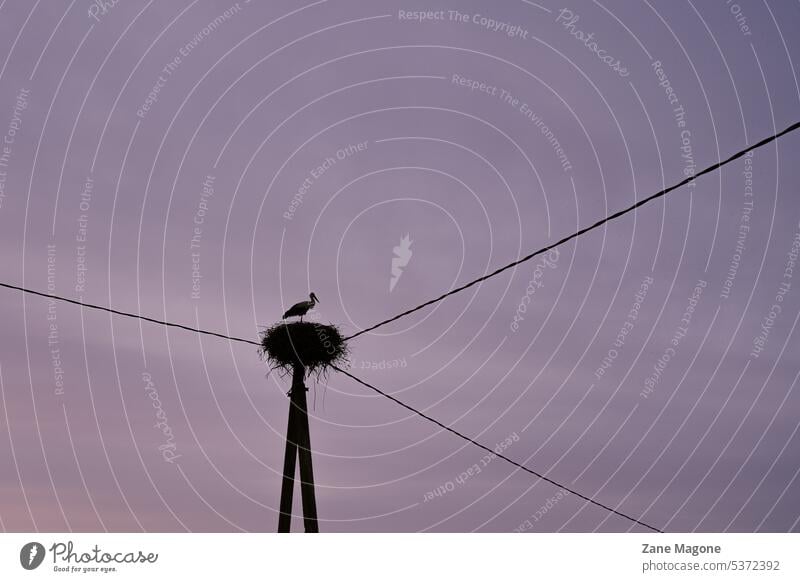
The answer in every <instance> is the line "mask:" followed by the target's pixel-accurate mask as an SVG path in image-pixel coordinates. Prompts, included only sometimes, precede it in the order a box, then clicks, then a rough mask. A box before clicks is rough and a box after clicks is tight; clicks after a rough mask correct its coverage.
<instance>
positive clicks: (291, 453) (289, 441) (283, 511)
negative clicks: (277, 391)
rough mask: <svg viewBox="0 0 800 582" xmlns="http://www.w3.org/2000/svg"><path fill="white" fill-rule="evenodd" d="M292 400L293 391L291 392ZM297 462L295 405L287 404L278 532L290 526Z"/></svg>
mask: <svg viewBox="0 0 800 582" xmlns="http://www.w3.org/2000/svg"><path fill="white" fill-rule="evenodd" d="M292 400H294V391H293V392H292ZM296 462H297V407H296V406H295V405H294V403H293V402H291V403H290V404H289V422H288V423H287V426H286V452H285V453H284V456H283V482H282V483H281V505H280V515H279V516H278V533H288V532H289V531H290V530H291V528H292V496H293V494H294V472H295V466H296Z"/></svg>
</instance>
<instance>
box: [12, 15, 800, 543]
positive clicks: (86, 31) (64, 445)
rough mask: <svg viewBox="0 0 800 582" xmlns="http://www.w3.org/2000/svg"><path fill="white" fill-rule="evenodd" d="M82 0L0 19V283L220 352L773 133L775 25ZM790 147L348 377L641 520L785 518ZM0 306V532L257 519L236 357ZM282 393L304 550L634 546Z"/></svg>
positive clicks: (791, 455) (372, 312)
mask: <svg viewBox="0 0 800 582" xmlns="http://www.w3.org/2000/svg"><path fill="white" fill-rule="evenodd" d="M101 4H102V2H98V3H93V2H90V1H89V0H73V1H72V2H59V3H50V2H42V3H40V2H35V3H34V2H28V1H22V0H8V1H4V2H0V139H2V140H3V141H4V143H2V144H0V172H1V173H0V254H1V255H2V266H3V268H2V273H3V274H2V280H3V281H5V282H9V283H14V284H24V285H25V286H27V287H30V288H33V289H37V290H41V291H45V292H46V291H48V290H50V291H51V292H55V293H58V294H61V295H64V296H67V297H71V298H82V299H83V300H84V301H87V302H92V303H98V304H103V305H110V306H112V307H114V308H117V309H121V310H127V311H134V312H140V313H142V314H144V315H148V316H151V317H156V318H164V319H167V320H170V321H174V322H178V323H183V324H186V325H191V326H194V325H197V326H200V327H203V328H205V329H211V330H216V331H220V332H223V333H230V334H233V335H238V336H244V337H247V338H253V339H255V338H256V334H257V332H258V330H259V329H260V328H259V326H267V325H271V324H272V323H274V322H275V321H276V319H277V318H278V317H279V316H280V314H281V313H282V311H283V310H284V309H285V308H286V307H288V306H289V305H291V304H292V303H294V302H295V301H298V300H301V299H304V298H306V296H307V294H308V292H309V291H315V292H316V293H317V295H318V296H319V298H320V299H321V304H320V305H319V308H318V309H317V310H316V312H315V316H314V319H317V320H320V321H323V322H326V323H327V322H333V323H336V324H337V325H340V326H341V327H342V328H343V330H344V332H345V333H348V334H350V333H354V332H356V331H358V330H359V329H361V328H363V327H365V326H368V325H371V324H373V323H375V322H377V321H380V320H382V319H385V318H386V317H389V316H391V315H394V314H395V313H397V312H399V311H403V310H405V309H407V308H409V307H411V306H413V305H416V304H418V303H420V302H422V301H425V300H428V299H430V298H432V297H435V296H437V295H439V294H441V293H442V292H444V291H446V290H448V289H450V288H451V287H454V286H456V285H457V284H461V283H464V282H466V281H469V280H472V279H473V278H475V277H478V276H480V275H482V274H484V273H487V272H489V271H491V270H493V269H495V268H497V267H499V266H501V265H503V264H506V263H508V262H510V261H512V260H514V259H516V258H517V257H519V256H522V255H524V254H527V253H528V252H530V251H531V250H533V249H536V248H539V247H541V246H544V245H546V244H548V243H549V242H552V241H554V240H557V239H559V238H561V237H562V236H564V235H566V234H569V233H572V232H574V231H575V230H576V229H577V228H579V227H581V226H584V225H587V224H590V223H592V222H594V221H595V220H597V219H599V218H602V217H603V216H605V215H606V214H609V213H611V212H614V211H616V210H617V209H620V208H623V207H626V206H628V205H630V204H632V203H633V202H634V201H635V196H638V197H643V196H645V195H647V194H650V193H652V192H654V191H656V190H658V189H660V188H662V187H663V186H666V185H670V184H672V183H674V182H677V181H678V180H680V179H681V178H682V177H683V176H684V172H692V171H693V170H699V169H701V168H703V167H705V166H707V165H709V164H711V163H713V162H714V161H716V160H717V159H719V158H720V157H726V156H727V155H729V154H731V153H734V152H736V151H738V150H740V149H742V148H743V147H745V145H746V144H748V143H754V142H756V141H758V140H760V139H762V138H763V137H766V136H768V135H771V134H773V133H775V132H776V131H778V130H780V129H783V128H784V127H785V126H787V125H789V124H790V123H792V122H795V121H797V120H798V118H800V108H799V107H798V102H799V101H800V90H798V81H797V77H796V71H795V65H794V62H795V61H796V60H798V59H800V41H798V40H797V36H796V35H793V34H791V31H794V30H795V29H796V26H793V24H796V23H797V22H798V20H800V7H798V5H797V4H796V3H772V4H771V5H769V4H768V3H766V2H756V1H753V2H749V1H747V2H745V1H742V2H740V3H739V4H735V3H733V2H725V1H722V0H719V1H716V2H712V3H700V2H695V3H692V2H683V1H681V2H667V1H665V0H662V1H659V2H654V3H647V2H644V3H641V4H640V3H621V2H618V3H607V4H601V3H599V2H579V1H577V0H576V1H575V2H572V3H570V4H568V5H559V4H553V3H551V2H547V1H546V0H545V1H544V2H543V3H541V4H536V3H533V2H527V1H525V0H504V1H502V2H492V3H490V2H477V1H460V2H450V3H440V2H439V3H424V2H416V1H411V2H395V1H389V0H378V1H370V2H366V1H362V2H356V1H350V0H341V1H337V0H328V1H325V0H322V1H318V2H309V3H307V4H302V5H301V3H297V2H289V1H279V2H269V3H266V2H263V3H262V2H252V3H248V2H245V1H244V0H242V1H240V2H239V3H238V4H234V3H226V2H224V1H221V0H195V1H182V2H158V3H156V2H153V1H150V2H145V1H144V0H130V1H129V0H122V1H120V2H117V3H116V5H114V6H111V5H110V4H111V3H107V4H108V5H107V6H106V7H105V8H100V7H99V6H100V5H101ZM456 10H457V11H458V13H459V14H456V13H455V12H451V11H456ZM415 11H423V12H428V14H427V16H428V17H430V18H429V19H426V20H425V21H419V20H414V19H413V18H412V17H411V16H410V15H411V13H413V12H415ZM462 17H463V18H462ZM590 34H591V35H592V36H591V37H590V36H589V35H590ZM9 140H10V141H9ZM359 144H361V145H359ZM3 147H5V149H2V148H3ZM798 149H800V135H798V134H791V135H789V136H787V137H784V138H782V139H780V140H779V141H778V142H776V143H773V144H770V145H769V146H766V147H763V148H761V149H759V150H757V151H756V152H755V153H754V155H753V156H752V157H751V158H747V159H741V160H738V161H736V162H734V163H732V164H731V165H729V166H727V167H726V168H725V169H724V170H722V171H719V172H715V173H713V174H711V175H710V176H707V177H704V178H701V179H699V180H697V182H696V183H695V184H694V185H693V186H691V187H684V188H682V189H680V190H678V191H675V192H673V193H672V194H670V195H669V196H668V197H667V198H666V199H662V200H660V201H658V202H654V203H651V204H650V205H647V206H645V207H644V208H642V209H640V210H639V211H638V212H636V213H635V214H633V213H632V214H629V215H627V216H625V217H624V218H622V219H619V220H617V221H614V222H613V223H611V224H610V225H608V226H607V228H605V229H599V230H596V231H594V232H592V233H590V234H587V235H585V236H583V237H580V238H579V239H577V240H576V241H572V242H570V243H568V244H566V245H564V246H563V247H561V248H560V249H559V252H558V253H553V254H552V255H550V256H549V259H548V261H547V262H543V261H542V260H541V258H536V259H534V260H532V261H530V262H528V263H525V264H523V265H522V266H520V267H518V268H517V269H515V270H514V271H513V272H507V273H504V274H503V275H501V276H498V277H495V278H493V279H491V280H489V281H487V282H485V283H483V284H482V285H480V286H477V287H474V288H472V289H470V290H468V291H466V292H463V293H460V294H458V295H455V296H454V297H452V298H450V299H449V300H447V301H445V302H443V303H440V304H438V305H436V306H435V307H432V308H427V309H426V310H424V311H420V312H418V313H416V314H414V315H412V316H410V317H407V318H405V319H402V320H400V321H398V322H396V323H393V324H391V325H388V326H385V327H383V328H381V329H379V330H377V331H375V332H373V333H371V334H369V335H365V336H361V337H359V338H358V339H355V340H353V341H352V342H351V349H352V357H351V364H352V369H351V371H352V372H353V373H354V374H355V375H357V376H359V377H361V378H363V379H365V380H366V381H369V382H372V383H374V384H375V385H377V386H378V387H380V388H382V389H384V390H386V391H388V392H390V393H392V394H394V395H395V396H397V397H398V398H400V399H402V400H403V401H405V402H407V403H409V404H411V405H413V406H416V407H418V408H420V409H422V410H425V411H426V413H428V414H430V415H432V416H434V417H435V418H437V419H439V420H441V421H442V422H444V423H446V424H448V425H450V426H453V427H454V428H456V429H457V430H459V431H461V432H463V433H465V434H468V435H471V436H474V437H475V438H477V439H478V440H480V441H481V442H483V443H485V444H487V445H488V446H490V447H494V446H495V445H499V446H500V447H501V448H503V452H504V454H506V455H508V456H509V457H511V458H513V459H515V460H518V461H520V462H523V463H525V464H526V465H527V466H529V467H531V468H533V469H534V470H537V471H540V472H543V473H546V474H547V475H548V476H549V477H551V478H552V479H554V480H556V481H558V482H561V483H564V484H565V485H568V486H569V487H572V488H574V489H575V490H577V491H580V492H582V493H583V494H586V495H589V496H592V497H594V498H596V499H598V500H599V501H601V502H603V503H605V504H607V505H610V506H612V507H618V508H619V510H620V511H623V512H625V513H628V514H630V515H634V516H637V517H641V518H642V519H643V520H644V521H646V522H648V523H650V524H652V525H654V526H656V527H659V528H663V529H666V530H668V531H691V530H698V531H723V530H727V531H748V532H749V531H800V479H798V473H800V464H799V463H798V458H800V435H798V434H797V429H798V423H797V418H798V409H800V385H798V383H797V381H798V374H799V373H800V350H798V346H799V345H800V341H799V340H798V337H799V334H800V331H798V330H797V329H796V325H797V323H798V318H800V267H798V266H795V267H794V271H793V273H794V277H790V276H788V275H791V274H792V271H791V270H787V262H788V261H789V260H790V258H791V256H794V255H791V252H792V249H793V248H794V249H795V255H796V252H797V249H798V247H800V198H798V195H797V193H798V186H800V169H799V168H798V164H797V163H796V160H797V159H798ZM326 160H327V161H326ZM87 182H88V186H87ZM405 235H408V238H409V239H410V240H411V241H412V242H411V243H410V246H409V245H403V244H401V239H402V238H403V237H404V236H405ZM793 245H794V247H793ZM395 247H399V248H398V250H397V252H395V251H394V249H395ZM406 249H407V252H406ZM393 259H394V267H395V278H396V282H395V283H394V287H393V289H391V291H390V285H391V283H390V282H391V280H392V277H393V274H392V268H393ZM789 266H791V265H789ZM398 273H399V276H397V274H398ZM645 291H646V292H645ZM0 294H2V303H0V305H1V306H2V307H0V311H1V312H2V313H1V315H2V321H3V325H2V327H1V328H0V380H1V382H0V396H1V398H0V407H1V408H2V413H1V414H0V425H2V427H0V467H2V468H3V470H2V471H0V527H2V528H3V529H4V530H7V531H30V530H49V531H64V530H75V531H94V530H101V531H102V530H108V531H140V530H145V531H184V530H192V531H238V530H245V531H274V530H275V528H276V525H277V513H276V507H277V504H278V495H279V489H280V472H281V470H282V462H283V438H284V432H285V427H286V417H287V410H288V408H287V407H288V400H287V398H286V396H285V392H286V391H287V390H288V383H287V381H286V380H285V379H281V378H280V377H279V376H278V375H277V374H272V375H269V376H267V369H266V367H265V365H264V363H263V362H261V361H260V360H259V357H258V355H257V353H256V350H255V348H254V347H253V346H247V345H245V344H237V343H229V342H226V341H224V340H219V339H215V338H211V337H201V336H197V335H195V334H192V333H188V332H184V331H180V330H169V331H168V330H167V329H166V328H163V327H161V326H157V325H153V324H150V323H141V322H137V321H136V320H132V319H126V318H120V317H112V316H110V315H109V314H107V313H100V312H96V311H91V310H81V309H80V308H78V307H76V306H73V305H68V304H64V303H58V304H55V305H51V304H50V303H49V302H48V301H47V300H43V299H41V298H37V297H33V296H23V295H22V294H19V293H17V292H12V291H9V290H0ZM637 294H638V298H637ZM693 296H694V297H695V298H694V299H691V298H692V297H693ZM773 306H777V309H776V308H775V307H773ZM632 310H633V311H632ZM523 311H524V313H523ZM515 317H516V319H515ZM604 359H605V360H604ZM309 387H310V392H309V404H310V406H311V407H312V410H311V439H312V446H313V449H314V462H315V467H314V469H315V475H316V479H317V504H318V507H319V518H320V529H321V530H322V531H423V530H424V531H476V530H479V531H513V530H522V531H627V530H629V529H632V530H635V531H640V530H641V529H642V528H640V527H638V526H635V525H633V526H632V524H631V523H630V522H628V521H626V520H624V519H622V518H620V517H618V516H615V515H610V514H608V513H607V512H605V511H603V510H602V509H600V508H598V507H595V506H586V504H585V503H584V502H583V501H582V500H580V499H578V498H577V497H576V496H574V495H566V496H565V495H564V494H563V493H559V490H558V488H556V487H554V486H552V485H550V484H548V483H544V482H540V481H537V480H536V479H534V478H533V477H532V476H531V475H529V474H526V473H524V472H522V471H519V470H515V469H514V467H512V466H511V465H509V464H507V463H505V462H503V461H502V460H500V459H498V458H485V457H484V455H483V454H482V451H481V450H479V449H477V448H475V447H473V446H472V445H470V444H468V443H466V442H464V441H462V440H459V439H458V438H456V437H455V436H453V435H452V434H449V433H446V432H443V431H441V430H439V429H438V428H437V427H436V426H434V425H431V424H430V423H428V422H426V421H425V420H423V419H421V418H419V417H415V416H412V415H410V414H409V413H408V412H407V411H406V410H404V409H402V408H400V407H399V406H397V405H395V404H394V403H392V402H390V401H388V400H386V399H383V398H381V397H380V396H377V395H374V394H372V393H370V392H369V391H368V390H367V389H365V388H363V387H362V386H359V385H358V384H355V383H354V382H353V381H351V380H350V379H348V378H346V377H343V376H341V375H338V374H335V373H334V374H332V375H330V377H329V378H328V380H327V382H324V381H320V382H313V381H312V382H309ZM295 500H296V502H295V510H296V511H298V510H299V508H298V505H299V494H296V497H295ZM293 525H294V528H295V529H300V527H301V524H300V522H299V521H298V520H295V522H294V524H293Z"/></svg>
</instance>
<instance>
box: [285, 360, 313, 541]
mask: <svg viewBox="0 0 800 582" xmlns="http://www.w3.org/2000/svg"><path fill="white" fill-rule="evenodd" d="M304 373H305V370H303V371H302V372H301V375H300V377H299V378H300V380H299V382H298V384H299V385H298V386H297V388H296V389H295V387H294V386H293V387H292V396H293V397H294V394H295V391H296V392H297V400H296V403H297V424H296V427H297V452H298V456H299V457H300V493H301V496H302V498H303V521H304V526H305V530H306V533H318V532H319V523H318V522H317V499H316V495H315V493H314V468H313V465H312V462H311V434H310V432H309V430H308V404H307V402H306V387H305V384H304V383H303V374H304ZM295 376H297V372H295Z"/></svg>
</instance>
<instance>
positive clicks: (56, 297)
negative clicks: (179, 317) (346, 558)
mask: <svg viewBox="0 0 800 582" xmlns="http://www.w3.org/2000/svg"><path fill="white" fill-rule="evenodd" d="M0 287H5V288H7V289H14V290H16V291H22V292H23V293H30V294H31V295H38V296H39V297H46V298H47V299H53V300H55V301H64V302H65V303H72V304H73V305H80V306H81V307H86V308H87V309H97V310H98V311H107V312H109V313H113V314H114V315H122V316H123V317H133V318H134V319H142V320H144V321H149V322H150V323H157V324H159V325H165V326H167V327H177V328H178V329H185V330H186V331H193V332H194V333H201V334H203V335H210V336H214V337H218V338H222V339H227V340H231V341H234V342H242V343H245V344H254V345H257V346H258V345H261V344H259V343H258V342H256V341H253V340H248V339H243V338H240V337H233V336H230V335H225V334H224V333H217V332H215V331H206V330H204V329H199V328H196V327H189V326H188V325H181V324H180V323H171V322H169V321H162V320H160V319H153V318H152V317H146V316H144V315H139V314H138V313H130V312H128V311H120V310H118V309H111V308H110V307H105V306H103V305H94V304H92V303H84V302H83V301H78V300H77V299H69V298H68V297H61V296H60V295H52V294H50V293H42V292H41V291H34V290H33V289H26V288H24V287H18V286H17V285H10V284H8V283H0Z"/></svg>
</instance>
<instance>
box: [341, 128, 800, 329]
mask: <svg viewBox="0 0 800 582" xmlns="http://www.w3.org/2000/svg"><path fill="white" fill-rule="evenodd" d="M799 127H800V121H799V122H797V123H794V124H792V125H790V126H789V127H787V128H786V129H784V130H783V131H781V132H780V133H776V134H775V135H771V136H770V137H767V138H764V139H762V140H761V141H760V142H758V143H755V144H753V145H752V146H748V147H747V148H745V149H743V150H742V151H740V152H737V153H735V154H733V155H732V156H731V157H729V158H728V159H726V160H722V161H720V162H717V163H716V164H713V165H711V166H709V167H707V168H705V169H704V170H701V171H700V172H697V173H696V174H693V175H691V176H688V177H687V178H685V179H684V180H681V181H680V182H678V183H677V184H675V185H674V186H670V187H669V188H664V189H663V190H661V191H659V192H656V193H655V194H652V195H650V196H648V197H647V198H643V199H642V200H639V201H638V202H636V203H635V204H633V205H632V206H629V207H628V208H625V209H624V210H620V211H619V212H615V213H614V214H612V215H610V216H606V217H605V218H602V219H600V220H598V221H597V222H595V223H594V224H592V225H591V226H587V227H585V228H582V229H581V230H579V231H578V232H575V233H572V234H570V235H568V236H565V237H564V238H562V239H561V240H559V241H557V242H554V243H553V244H551V245H548V246H546V247H543V248H541V249H539V250H537V251H534V252H532V253H531V254H529V255H526V256H524V257H522V258H521V259H518V260H516V261H514V262H513V263H509V264H507V265H505V266H503V267H500V268H499V269H497V270H495V271H492V272H491V273H489V274H488V275H484V276H483V277H478V278H477V279H475V280H474V281H470V282H469V283H466V284H464V285H462V286H461V287H456V288H455V289H452V290H450V291H448V292H447V293H444V294H442V295H440V296H439V297H436V298H435V299H431V300H430V301H426V302H425V303H420V304H419V305H417V306H416V307H412V308H411V309H408V310H406V311H404V312H403V313H399V314H398V315H395V316H394V317H390V318H389V319H384V320H383V321H381V322H379V323H376V324H375V325H372V326H370V327H367V328H365V329H362V330H361V331H359V332H356V333H354V334H353V335H351V336H348V337H346V338H344V339H346V340H349V339H353V338H356V337H358V336H360V335H361V334H365V333H367V332H370V331H373V330H375V329H378V328H379V327H382V326H384V325H386V324H388V323H391V322H393V321H397V320H398V319H400V318H401V317H405V316H406V315H411V314H412V313H414V312H415V311H419V310H420V309H423V308H425V307H427V306H429V305H433V304H434V303H438V302H439V301H441V300H443V299H446V298H447V297H450V296H451V295H455V294H456V293H459V292H461V291H464V290H465V289H469V288H470V287H472V286H473V285H477V284H478V283H480V282H482V281H486V279H490V278H491V277H494V276H495V275H499V274H500V273H502V272H503V271H507V270H508V269H511V268H512V267H516V266H517V265H519V264H521V263H524V262H525V261H529V260H531V259H532V258H533V257H535V256H537V255H541V254H542V253H545V252H547V251H549V250H551V249H554V248H555V247H557V246H559V245H562V244H564V243H565V242H567V241H570V240H572V239H573V238H576V237H578V236H580V235H582V234H584V233H587V232H589V231H590V230H594V229H595V228H598V227H600V226H602V225H604V224H605V223H607V222H611V221H612V220H614V219H616V218H619V217H620V216H622V215H624V214H627V213H628V212H631V211H633V210H636V209H637V208H639V207H640V206H643V205H645V204H647V203H648V202H651V201H653V200H655V199H657V198H661V197H662V196H664V195H665V194H668V193H669V192H672V191H673V190H676V189H678V188H680V187H681V186H685V185H686V184H688V183H689V182H691V181H693V180H696V179H697V178H699V177H700V176H702V175H703V174H708V173H709V172H713V171H714V170H716V169H718V168H721V167H722V166H724V165H725V164H729V163H730V162H732V161H734V160H736V159H738V158H741V157H742V156H743V155H745V154H746V153H747V152H749V151H752V150H754V149H756V148H760V147H761V146H764V145H767V144H768V143H770V142H773V141H775V140H776V139H778V138H779V137H781V136H782V135H785V134H787V133H789V132H792V131H794V130H796V129H797V128H799Z"/></svg>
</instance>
